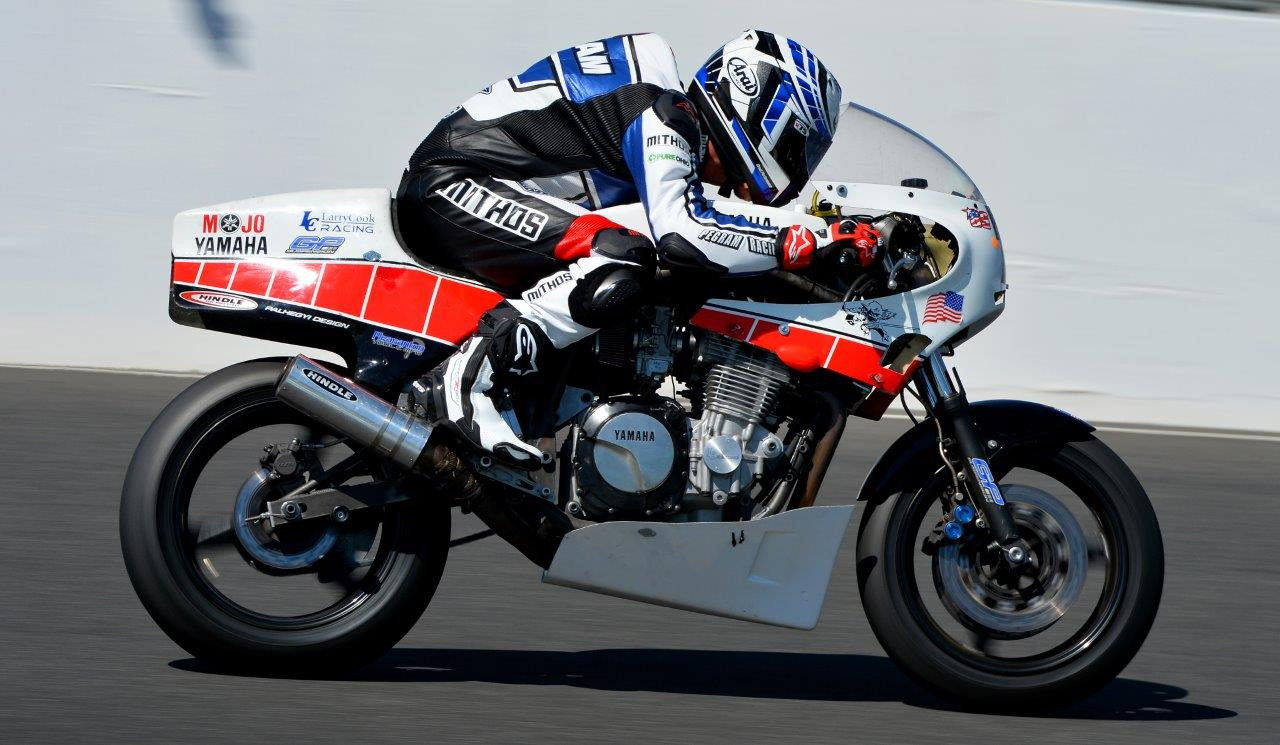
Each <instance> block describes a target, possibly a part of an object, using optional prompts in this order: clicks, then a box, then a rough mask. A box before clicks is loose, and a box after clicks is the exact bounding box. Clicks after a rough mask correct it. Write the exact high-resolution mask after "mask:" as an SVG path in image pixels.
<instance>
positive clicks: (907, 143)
mask: <svg viewBox="0 0 1280 745" xmlns="http://www.w3.org/2000/svg"><path fill="white" fill-rule="evenodd" d="M813 178H814V180H817V181H847V182H853V183H863V184H886V185H890V186H906V187H911V188H915V189H929V190H932V191H940V192H943V193H946V194H953V195H955V196H958V197H964V198H965V199H972V200H975V201H978V202H986V200H985V199H983V198H982V194H981V193H980V192H979V191H978V187H977V186H976V185H975V184H974V183H973V181H971V180H970V179H969V177H968V176H967V175H965V172H964V171H963V170H961V168H960V166H958V165H956V162H955V161H954V160H952V159H951V158H950V157H949V156H948V155H947V154H946V153H944V152H942V150H940V149H938V147H937V146H936V145H934V144H933V143H932V142H929V141H928V140H926V139H925V138H924V137H921V136H920V135H919V134H917V133H915V132H913V131H912V130H910V129H908V128H907V127H905V126H903V125H901V124H899V123H898V122H895V121H894V120H892V119H890V118H889V117H887V116H884V115H882V114H878V113H876V112H874V111H872V110H871V109H868V108H866V107H863V106H859V105H857V104H854V103H851V104H849V105H848V106H846V107H845V109H844V111H842V112H841V113H840V125H839V127H838V128H837V130H836V136H835V142H834V143H833V144H832V145H831V149H830V150H829V151H827V155H826V157H825V158H823V159H822V163H821V165H819V166H818V168H817V170H816V171H815V172H814V174H813Z"/></svg>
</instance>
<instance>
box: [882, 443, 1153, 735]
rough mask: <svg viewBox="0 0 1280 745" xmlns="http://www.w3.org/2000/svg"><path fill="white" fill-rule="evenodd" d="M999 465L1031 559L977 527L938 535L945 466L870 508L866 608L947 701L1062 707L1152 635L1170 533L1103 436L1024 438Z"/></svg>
mask: <svg viewBox="0 0 1280 745" xmlns="http://www.w3.org/2000/svg"><path fill="white" fill-rule="evenodd" d="M992 466H993V468H996V469H997V470H998V472H999V473H1001V474H1002V476H1001V478H1000V485H1001V490H1002V491H1003V492H1004V495H1005V500H1006V502H1007V503H1008V505H1009V509H1010V512H1011V514H1012V516H1013V518H1014V522H1015V524H1016V526H1017V529H1018V533H1019V536H1020V537H1022V538H1023V539H1024V540H1025V541H1027V543H1028V545H1029V548H1030V559H1029V561H1027V562H1025V563H1024V565H1023V566H1022V567H1020V568H1019V569H1018V570H1017V571H1015V570H1013V569H1011V568H1009V567H1008V566H1007V565H1006V564H1005V563H1004V562H1002V561H1001V560H1000V557H999V555H998V553H997V551H995V550H992V549H991V548H990V544H991V538H990V536H989V535H988V534H987V533H986V532H985V531H983V530H982V529H980V528H977V527H974V526H972V525H971V526H968V529H967V530H966V531H965V533H964V535H962V536H961V537H960V538H959V539H958V540H955V541H946V540H945V539H944V540H943V541H942V542H941V543H938V542H937V540H936V533H934V531H935V529H936V527H937V525H938V520H939V518H940V517H941V514H942V511H941V507H940V496H941V494H942V490H944V489H945V488H946V487H947V486H948V485H949V483H950V476H949V475H948V474H947V473H946V471H939V472H937V473H935V474H934V475H933V477H932V478H930V479H929V480H928V482H927V483H925V484H923V485H922V486H920V487H919V488H913V489H910V490H907V491H903V492H900V493H898V494H894V495H892V496H890V497H888V498H887V499H886V500H885V501H883V502H881V503H879V504H874V505H871V506H869V508H868V510H867V511H866V512H865V513H864V514H863V518H862V522H861V524H860V526H859V530H858V580H859V589H860V590H861V593H862V603H863V608H864V610H865V611H866V614H867V618H868V620H869V621H870V623H871V627H872V629H873V630H874V631H875V634H876V637H877V638H878V639H879V641H880V643H881V645H882V646H883V647H884V649H885V651H886V652H888V654H889V656H890V657H891V658H893V660H894V661H895V662H897V663H898V664H899V665H900V666H901V667H902V668H903V669H904V670H906V672H907V673H908V674H910V675H911V676H912V677H913V678H914V679H916V680H917V681H918V682H920V683H923V684H924V685H925V686H927V687H928V688H930V689H932V690H934V691H935V692H936V693H938V694H940V695H942V696H943V697H945V698H948V699H952V700H957V701H960V702H963V703H966V704H968V705H970V706H974V707H977V708H982V709H987V710H995V711H1001V710H1003V711H1016V710H1018V709H1019V708H1041V707H1053V706H1061V705H1065V704H1067V703H1070V702H1072V701H1074V700H1076V699H1079V698H1082V697H1084V696H1086V695H1088V694H1089V693H1092V692H1093V691H1095V690H1096V689H1098V688H1099V687H1101V686H1102V685H1104V684H1105V683H1107V682H1108V681H1110V680H1111V679H1112V678H1114V677H1115V676H1116V675H1118V674H1119V672H1120V671H1121V670H1122V669H1123V668H1124V667H1125V665H1127V664H1128V663H1129V661H1130V660H1131V659H1132V658H1133V656H1134V654H1136V653H1137V651H1138V648H1139V647H1140V646H1141V645H1142V642H1143V640H1144V639H1145V638H1146V636H1147V632H1148V631H1149V630H1150V628H1151V624H1152V622H1153V621H1154V620H1155V616H1156V609H1157V607H1158V606H1159V604H1160V593H1161V589H1162V586H1163V582H1164V549H1163V545H1162V541H1161V537H1160V528H1159V525H1158V524H1157V522H1156V517H1155V513H1154V511H1153V510H1152V508H1151V503H1150V501H1149V500H1148V499H1147V495H1146V493H1145V492H1144V491H1143V489H1142V486H1141V485H1140V484H1139V483H1138V481H1137V479H1136V478H1135V477H1134V475H1133V473H1132V472H1131V471H1130V470H1129V469H1128V467H1127V466H1125V464H1124V463H1123V461H1121V460H1120V458H1119V456H1117V455H1116V454H1115V453H1114V452H1112V451H1111V449H1109V448H1108V447H1107V446H1106V445H1104V444H1102V443H1101V442H1100V441H1098V440H1096V439H1094V438H1092V437H1089V438H1087V439H1085V440H1082V441H1079V442H1070V443H1065V444H1064V443H1034V444H1030V445H1025V446H1022V447H1020V448H1018V449H1017V450H1014V451H1011V452H1009V453H1005V454H1003V456H1002V458H1001V459H1000V460H999V461H998V462H997V459H995V458H993V461H992ZM931 534H934V535H935V538H934V539H933V540H931V539H930V535H931Z"/></svg>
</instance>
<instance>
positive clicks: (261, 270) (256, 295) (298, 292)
mask: <svg viewBox="0 0 1280 745" xmlns="http://www.w3.org/2000/svg"><path fill="white" fill-rule="evenodd" d="M228 216H230V217H228ZM229 228H230V229H229ZM173 236H174V237H173V247H172V252H173V266H172V279H171V288H170V304H169V315H170V317H171V318H172V319H173V320H174V321H176V322H178V323H181V324H184V325H188V326H196V327H199V328H208V329H213V330H217V331H226V332H229V333H234V334H238V335H242V336H252V337H257V338H262V339H269V340H278V341H285V342H290V343H302V344H306V345H308V346H313V347H317V348H320V349H328V350H330V351H333V352H336V353H338V354H340V355H342V357H343V358H344V359H345V360H346V361H347V363H348V365H349V366H350V367H351V369H352V371H353V373H354V374H355V377H356V379H358V380H360V381H362V382H365V383H368V384H371V385H375V386H385V385H390V384H391V383H393V382H396V381H397V380H400V379H403V378H405V377H408V376H410V375H412V374H414V373H415V372H417V371H419V370H420V369H423V368H428V367H430V366H432V365H434V364H435V363H436V362H438V361H439V360H441V359H443V358H444V357H445V356H447V355H448V354H449V353H451V352H452V350H453V348H454V347H456V346H457V345H458V344H460V343H461V342H462V341H463V340H464V339H466V338H467V337H468V336H470V335H471V333H472V332H474V331H475V327H476V323H477V321H478V320H479V318H480V316H481V314H483V313H484V311H486V310H488V309H489V308H492V307H493V306H494V305H496V304H497V303H498V302H499V301H500V300H501V299H502V296H501V295H500V294H499V293H497V292H495V291H493V290H491V289H489V288H487V287H484V286H483V285H481V284H479V283H477V282H474V281H472V280H469V279H466V278H463V277H457V276H453V275H450V274H447V273H445V272H443V271H440V270H436V269H432V268H429V267H424V266H422V265H421V264H420V263H418V262H417V261H416V260H415V259H414V257H412V256H411V255H410V254H409V253H408V252H407V251H406V250H405V248H404V247H403V246H402V245H401V243H400V241H399V240H398V238H397V236H396V232H395V229H394V225H393V221H392V215H391V197H390V193H389V192H388V191H387V190H386V189H344V190H333V191H315V192H301V193H294V194H277V195H272V196H268V197H261V198H257V199H248V200H244V201H240V202H230V203H226V204H220V205H214V206H211V207H202V208H197V209H193V210H188V211H186V212H183V213H180V214H179V215H178V216H177V217H176V218H175V219H174V233H173ZM325 239H328V241H327V243H326V241H325ZM295 246H303V247H305V248H307V250H315V248H316V247H317V246H319V247H320V248H321V249H322V250H324V251H326V252H328V253H325V254H322V255H317V254H316V253H302V254H298V253H291V251H292V250H294V249H295ZM193 290H203V291H209V292H213V293H217V294H221V295H224V296H226V297H229V298H233V299H234V298H241V299H242V300H240V301H235V302H233V301H225V304H224V305H223V306H222V307H217V306H216V305H212V304H210V303H209V302H196V301H198V300H200V299H201V298H202V296H199V295H196V296H193V295H191V294H190V293H191V291H193ZM184 295H185V296H184ZM192 298H194V299H195V300H196V301H193V299H192ZM204 299H205V300H206V301H208V300H218V298H216V297H215V298H204ZM250 306H252V307H250Z"/></svg>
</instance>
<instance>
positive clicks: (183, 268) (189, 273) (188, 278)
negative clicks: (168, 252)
mask: <svg viewBox="0 0 1280 745" xmlns="http://www.w3.org/2000/svg"><path fill="white" fill-rule="evenodd" d="M199 274H200V262H198V261H174V262H173V281H174V282H181V283H182V284H184V285H189V284H191V283H193V282H195V281H196V277H197V276H198V275H199Z"/></svg>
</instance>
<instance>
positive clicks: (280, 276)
mask: <svg viewBox="0 0 1280 745" xmlns="http://www.w3.org/2000/svg"><path fill="white" fill-rule="evenodd" d="M319 280H320V265H319V264H317V263H308V262H293V261H290V262H281V263H280V264H278V265H276V278H275V280H274V281H273V282H272V283H271V289H270V291H269V292H268V293H267V294H268V295H269V296H270V297H272V298H274V299H276V300H284V301H285V302H289V303H295V304H297V305H310V304H311V297H312V296H313V295H314V294H315V290H316V282H318V281H319Z"/></svg>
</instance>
